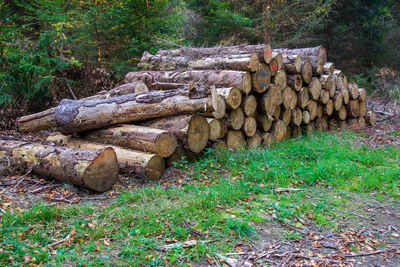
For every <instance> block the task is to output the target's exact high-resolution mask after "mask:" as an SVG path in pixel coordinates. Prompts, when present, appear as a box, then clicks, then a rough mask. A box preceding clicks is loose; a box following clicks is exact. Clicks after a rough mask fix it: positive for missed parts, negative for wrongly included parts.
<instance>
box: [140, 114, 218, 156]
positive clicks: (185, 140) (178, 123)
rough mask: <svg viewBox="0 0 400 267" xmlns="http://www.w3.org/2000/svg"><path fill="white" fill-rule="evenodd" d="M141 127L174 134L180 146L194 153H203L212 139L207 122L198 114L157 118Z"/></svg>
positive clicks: (142, 123)
mask: <svg viewBox="0 0 400 267" xmlns="http://www.w3.org/2000/svg"><path fill="white" fill-rule="evenodd" d="M139 125H141V126H146V127H152V128H156V129H160V130H164V131H168V132H171V133H174V134H175V136H176V138H177V139H178V141H179V144H180V145H183V146H184V147H185V148H186V149H188V150H189V151H192V152H194V153H198V152H200V151H202V150H203V149H204V148H205V147H206V145H207V142H208V139H209V137H210V126H209V124H208V122H207V120H206V119H205V118H204V117H203V116H201V115H198V114H194V115H179V116H171V117H163V118H157V119H152V120H148V121H144V122H141V123H140V124H139Z"/></svg>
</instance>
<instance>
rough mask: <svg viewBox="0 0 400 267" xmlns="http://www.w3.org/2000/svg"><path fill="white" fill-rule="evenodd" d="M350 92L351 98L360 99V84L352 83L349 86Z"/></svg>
mask: <svg viewBox="0 0 400 267" xmlns="http://www.w3.org/2000/svg"><path fill="white" fill-rule="evenodd" d="M347 88H348V90H349V94H350V99H353V100H355V99H358V85H357V84H355V83H350V84H349V86H348V87H347Z"/></svg>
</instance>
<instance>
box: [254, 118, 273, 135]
mask: <svg viewBox="0 0 400 267" xmlns="http://www.w3.org/2000/svg"><path fill="white" fill-rule="evenodd" d="M256 121H257V127H258V129H259V130H260V131H262V132H268V131H269V130H270V129H271V126H272V122H273V119H272V117H268V116H267V115H264V114H259V113H258V114H256Z"/></svg>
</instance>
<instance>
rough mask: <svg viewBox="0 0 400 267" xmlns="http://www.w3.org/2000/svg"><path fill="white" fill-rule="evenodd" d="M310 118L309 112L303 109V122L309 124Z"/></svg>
mask: <svg viewBox="0 0 400 267" xmlns="http://www.w3.org/2000/svg"><path fill="white" fill-rule="evenodd" d="M310 120H311V116H310V112H308V111H307V110H303V124H309V123H310Z"/></svg>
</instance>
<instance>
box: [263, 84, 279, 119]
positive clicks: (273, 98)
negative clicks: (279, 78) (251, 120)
mask: <svg viewBox="0 0 400 267" xmlns="http://www.w3.org/2000/svg"><path fill="white" fill-rule="evenodd" d="M282 102H283V97H282V91H281V90H280V89H279V88H278V87H277V86H275V85H271V86H270V87H269V89H268V90H267V92H265V93H264V94H263V95H262V96H261V97H260V99H259V103H258V111H259V112H261V113H263V114H266V115H268V116H272V115H274V112H275V109H276V107H277V106H279V105H280V104H282Z"/></svg>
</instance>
